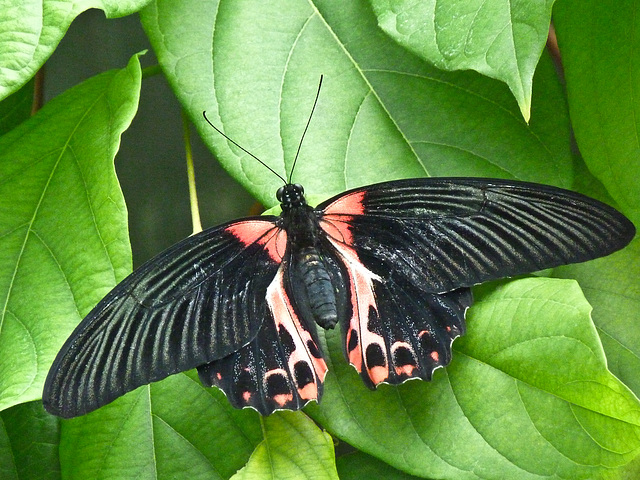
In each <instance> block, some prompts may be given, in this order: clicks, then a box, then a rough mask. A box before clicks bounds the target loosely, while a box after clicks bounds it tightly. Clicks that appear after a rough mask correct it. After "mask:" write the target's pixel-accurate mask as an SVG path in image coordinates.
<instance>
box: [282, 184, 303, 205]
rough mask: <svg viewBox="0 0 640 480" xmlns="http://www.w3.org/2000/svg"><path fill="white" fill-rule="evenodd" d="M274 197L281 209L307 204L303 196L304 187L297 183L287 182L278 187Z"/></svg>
mask: <svg viewBox="0 0 640 480" xmlns="http://www.w3.org/2000/svg"><path fill="white" fill-rule="evenodd" d="M276 198H277V199H278V201H279V202H280V206H281V207H282V210H291V209H292V208H296V207H301V206H304V205H306V204H307V201H306V200H305V198H304V188H302V185H300V184H299V183H287V184H286V185H283V186H282V187H280V188H279V189H278V191H277V192H276Z"/></svg>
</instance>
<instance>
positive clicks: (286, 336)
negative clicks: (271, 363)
mask: <svg viewBox="0 0 640 480" xmlns="http://www.w3.org/2000/svg"><path fill="white" fill-rule="evenodd" d="M283 273H284V268H283V267H280V269H279V270H278V273H277V274H276V276H275V278H274V279H273V282H271V284H270V285H269V288H268V289H267V297H266V299H267V304H268V305H269V309H270V310H271V313H272V315H273V319H274V322H275V326H276V330H277V331H278V335H279V337H280V341H281V343H282V344H283V346H284V348H285V349H286V350H287V353H288V358H287V367H288V370H289V372H286V371H285V370H284V369H275V370H272V371H269V372H266V374H265V378H264V382H265V385H264V387H265V388H264V390H265V391H269V390H270V389H269V388H268V385H267V384H268V382H270V381H274V382H279V383H281V384H282V383H283V382H286V383H289V380H288V379H289V378H291V379H292V380H293V382H294V384H295V385H294V387H295V389H296V390H297V392H298V395H299V396H300V398H301V399H302V400H303V401H304V402H305V403H306V402H308V401H310V400H318V395H319V391H320V390H321V385H322V383H323V382H324V377H325V375H326V373H327V364H326V363H325V361H324V359H323V358H322V355H321V353H320V350H319V348H318V345H316V342H315V341H314V340H313V337H312V336H311V333H310V332H309V331H308V330H306V329H305V328H304V327H303V326H302V324H301V323H300V319H299V318H298V315H297V314H296V312H295V310H294V309H293V306H292V305H291V302H290V300H289V297H288V295H287V293H286V291H285V289H284V275H283ZM274 376H279V378H278V377H275V378H271V377H274ZM273 401H274V402H275V403H276V404H278V405H280V406H281V407H284V406H285V405H287V404H289V403H290V402H292V401H293V393H283V392H280V393H279V394H278V395H275V396H274V397H273Z"/></svg>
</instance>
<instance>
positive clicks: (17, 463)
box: [0, 402, 60, 480]
mask: <svg viewBox="0 0 640 480" xmlns="http://www.w3.org/2000/svg"><path fill="white" fill-rule="evenodd" d="M0 425H2V428H1V433H0V438H1V440H0V478H2V480H14V479H15V480H19V479H20V480H26V479H39V480H57V479H59V478H60V462H59V461H58V438H59V435H60V423H59V422H58V420H57V419H56V418H55V417H52V416H51V415H49V414H48V413H46V412H45V411H44V409H43V408H42V403H40V402H30V403H25V404H22V405H16V406H15V407H12V408H10V409H8V410H5V411H3V412H2V413H1V414H0Z"/></svg>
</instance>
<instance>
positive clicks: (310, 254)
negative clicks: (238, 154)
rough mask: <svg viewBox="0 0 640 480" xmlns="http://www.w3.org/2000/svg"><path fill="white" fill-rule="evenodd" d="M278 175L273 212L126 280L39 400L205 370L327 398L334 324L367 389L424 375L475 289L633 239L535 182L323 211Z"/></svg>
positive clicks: (579, 201) (290, 401)
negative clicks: (324, 339)
mask: <svg viewBox="0 0 640 480" xmlns="http://www.w3.org/2000/svg"><path fill="white" fill-rule="evenodd" d="M307 126H308V124H307ZM214 128H215V127H214ZM305 131H306V130H305ZM231 141H232V140H231ZM232 142H233V141H232ZM233 143H235V142H233ZM236 145H237V144H236ZM240 148H242V147H240ZM245 151H246V150H245ZM285 183H286V184H285V185H284V186H283V187H281V188H280V189H279V190H278V192H277V198H278V201H279V202H280V204H281V206H282V214H281V215H280V216H260V217H250V218H245V219H242V220H237V221H234V222H230V223H227V224H224V225H221V226H218V227H215V228H212V229H209V230H205V231H203V232H201V233H199V234H197V235H194V236H192V237H189V238H187V239H185V240H183V241H182V242H180V243H178V244H176V245H174V246H173V247H172V248H170V249H169V250H167V251H165V252H163V253H161V254H160V255H158V256H157V257H156V258H154V259H152V260H151V261H149V262H147V263H146V264H144V265H143V266H142V267H140V268H139V269H138V270H136V271H135V272H133V273H132V274H131V275H130V276H129V277H127V278H126V279H125V280H123V281H122V282H121V283H120V284H119V285H117V286H116V287H115V288H114V289H113V290H112V291H111V292H110V293H109V294H108V295H107V296H106V297H105V298H104V299H103V300H102V301H100V302H99V303H98V305H96V307H95V308H94V309H93V310H92V311H91V312H90V313H89V314H88V315H87V316H86V318H85V319H84V320H83V321H82V323H80V325H79V326H78V327H77V328H76V330H75V331H74V332H73V333H72V335H71V336H70V338H69V339H68V340H67V342H66V343H65V344H64V346H63V347H62V349H61V351H60V352H59V353H58V356H57V357H56V359H55V361H54V363H53V366H52V367H51V370H50V371H49V375H48V377H47V380H46V383H45V386H44V393H43V402H44V406H45V408H46V409H47V410H48V411H49V412H51V413H53V414H55V415H58V416H61V417H75V416H78V415H82V414H85V413H87V412H90V411H92V410H95V409H97V408H99V407H101V406H103V405H105V404H107V403H109V402H111V401H112V400H114V399H116V398H117V397H119V396H121V395H123V394H125V393H126V392H129V391H131V390H133V389H135V388H137V387H139V386H141V385H145V384H148V383H150V382H154V381H157V380H160V379H162V378H165V377H167V376H168V375H171V374H174V373H177V372H182V371H185V370H189V369H192V368H197V369H198V374H199V376H200V379H201V381H202V383H203V384H205V385H208V386H210V385H217V386H218V387H220V388H221V389H222V390H223V391H224V392H225V393H226V395H227V397H228V398H229V401H230V402H231V404H232V405H233V406H235V407H238V408H241V407H247V406H249V407H253V408H255V409H256V410H257V411H258V412H260V413H262V414H264V415H268V414H270V413H272V412H273V411H274V410H278V409H290V410H296V409H299V408H301V407H303V406H304V405H306V404H307V403H308V402H309V401H311V400H317V401H319V400H320V397H321V395H322V390H323V381H324V377H325V374H326V372H327V365H326V363H325V361H324V359H323V352H322V350H321V348H320V344H319V342H318V338H317V331H316V328H317V327H316V325H319V326H320V327H322V328H325V329H326V328H333V327H334V326H335V325H336V324H338V323H339V324H340V328H341V330H342V337H343V345H344V353H345V357H346V359H347V361H349V362H350V363H351V364H352V365H353V366H354V367H355V368H356V370H357V371H358V372H359V373H360V376H361V377H362V379H363V381H364V383H365V384H366V385H367V386H369V387H371V388H375V387H376V386H377V385H378V384H380V383H383V382H384V383H390V384H399V383H402V382H404V381H405V380H407V379H409V378H415V377H419V378H422V379H425V380H429V379H430V378H431V375H432V373H433V371H434V369H435V368H437V367H441V366H445V365H447V364H448V363H449V361H450V359H451V343H452V341H453V340H454V339H455V338H456V337H458V336H460V335H462V334H463V333H464V330H465V324H464V316H465V312H466V309H467V308H468V307H469V305H471V303H472V296H471V291H470V288H469V287H471V286H472V285H475V284H478V283H482V282H485V281H487V280H493V279H498V278H503V277H507V276H513V275H518V274H523V273H528V272H532V271H537V270H542V269H546V268H550V267H555V266H558V265H564V264H568V263H574V262H583V261H586V260H590V259H593V258H597V257H601V256H605V255H608V254H610V253H612V252H614V251H616V250H619V249H621V248H623V247H624V246H625V245H627V244H628V243H629V242H630V241H631V239H632V238H633V236H634V234H635V228H634V226H633V224H632V223H631V222H630V221H629V220H628V219H627V218H625V217H624V216H623V215H622V214H620V213H619V212H617V211H616V210H615V209H613V208H611V207H609V206H607V205H605V204H603V203H601V202H598V201H596V200H593V199H591V198H588V197H585V196H583V195H580V194H577V193H573V192H570V191H567V190H562V189H559V188H555V187H550V186H545V185H539V184H533V183H524V182H516V181H506V180H496V179H480V178H423V179H412V180H399V181H392V182H386V183H379V184H376V185H370V186H366V187H361V188H356V189H353V190H350V191H348V192H345V193H342V194H339V195H337V196H335V197H333V198H331V199H329V200H327V201H325V202H323V203H321V204H320V205H318V206H317V207H316V208H312V207H310V206H308V205H307V203H306V201H305V197H304V191H303V188H302V187H301V186H300V185H297V184H292V183H290V182H285Z"/></svg>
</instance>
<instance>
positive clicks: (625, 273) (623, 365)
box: [554, 237, 640, 397]
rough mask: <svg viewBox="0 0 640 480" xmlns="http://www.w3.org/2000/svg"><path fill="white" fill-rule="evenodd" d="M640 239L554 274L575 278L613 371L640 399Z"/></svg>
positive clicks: (557, 270) (558, 270) (558, 269)
mask: <svg viewBox="0 0 640 480" xmlns="http://www.w3.org/2000/svg"><path fill="white" fill-rule="evenodd" d="M638 259H640V238H637V237H636V239H634V240H633V241H632V242H631V244H630V245H629V246H628V247H626V248H625V249H624V250H622V251H620V252H617V253H615V254H613V255H611V256H609V257H606V258H600V259H598V260H594V261H592V262H589V263H583V264H578V265H568V266H565V267H561V268H557V269H555V270H554V276H560V277H565V278H575V279H576V280H578V281H579V282H580V286H581V287H582V289H583V290H584V294H585V297H587V300H589V303H590V304H591V305H592V306H593V321H594V323H595V325H596V327H597V328H598V333H599V334H600V338H601V339H602V343H603V346H604V349H605V351H606V352H607V360H608V364H609V368H610V369H611V371H612V372H613V373H614V374H615V375H616V376H617V377H618V378H619V379H620V380H622V381H623V382H624V383H625V384H626V385H627V386H628V387H629V388H631V390H633V391H634V393H635V394H636V395H637V396H639V397H640V376H638V372H640V329H638V328H637V327H636V325H637V323H638V312H640V283H639V282H638V279H639V278H640V262H639V261H638Z"/></svg>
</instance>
